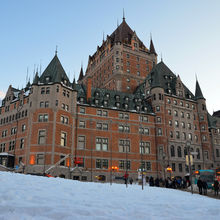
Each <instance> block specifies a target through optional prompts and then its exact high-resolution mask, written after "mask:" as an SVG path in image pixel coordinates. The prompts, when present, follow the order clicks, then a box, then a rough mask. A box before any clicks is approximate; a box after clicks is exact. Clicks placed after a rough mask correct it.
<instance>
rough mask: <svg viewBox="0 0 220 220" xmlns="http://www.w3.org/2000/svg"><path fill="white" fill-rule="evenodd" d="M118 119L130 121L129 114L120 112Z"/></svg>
mask: <svg viewBox="0 0 220 220" xmlns="http://www.w3.org/2000/svg"><path fill="white" fill-rule="evenodd" d="M118 117H119V118H120V119H129V114H127V113H122V112H120V113H119V114H118Z"/></svg>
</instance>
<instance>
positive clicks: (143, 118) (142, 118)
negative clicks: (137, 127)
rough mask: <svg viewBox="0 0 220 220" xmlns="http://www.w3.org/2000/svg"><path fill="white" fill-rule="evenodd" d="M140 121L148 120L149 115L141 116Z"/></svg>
mask: <svg viewBox="0 0 220 220" xmlns="http://www.w3.org/2000/svg"><path fill="white" fill-rule="evenodd" d="M139 121H142V122H148V117H147V116H142V115H141V116H139Z"/></svg>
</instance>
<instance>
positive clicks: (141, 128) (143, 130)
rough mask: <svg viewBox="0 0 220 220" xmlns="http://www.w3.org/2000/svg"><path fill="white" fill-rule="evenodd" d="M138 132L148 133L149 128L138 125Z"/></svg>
mask: <svg viewBox="0 0 220 220" xmlns="http://www.w3.org/2000/svg"><path fill="white" fill-rule="evenodd" d="M139 134H145V135H149V134H150V130H149V128H143V127H139Z"/></svg>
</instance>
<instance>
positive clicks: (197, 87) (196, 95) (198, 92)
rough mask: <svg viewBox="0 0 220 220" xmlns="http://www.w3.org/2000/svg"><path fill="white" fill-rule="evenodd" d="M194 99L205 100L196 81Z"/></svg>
mask: <svg viewBox="0 0 220 220" xmlns="http://www.w3.org/2000/svg"><path fill="white" fill-rule="evenodd" d="M195 98H196V100H197V99H205V98H204V96H203V94H202V90H201V88H200V85H199V82H198V80H197V79H196V92H195Z"/></svg>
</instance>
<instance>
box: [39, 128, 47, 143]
mask: <svg viewBox="0 0 220 220" xmlns="http://www.w3.org/2000/svg"><path fill="white" fill-rule="evenodd" d="M45 142H46V130H39V131H38V144H45Z"/></svg>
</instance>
